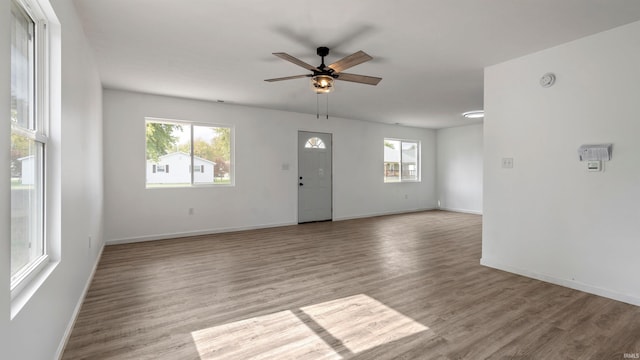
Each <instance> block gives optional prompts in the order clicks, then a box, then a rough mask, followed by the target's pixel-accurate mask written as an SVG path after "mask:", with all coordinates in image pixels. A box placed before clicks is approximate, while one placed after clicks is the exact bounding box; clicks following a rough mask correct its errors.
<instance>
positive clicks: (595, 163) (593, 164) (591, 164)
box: [587, 160, 602, 171]
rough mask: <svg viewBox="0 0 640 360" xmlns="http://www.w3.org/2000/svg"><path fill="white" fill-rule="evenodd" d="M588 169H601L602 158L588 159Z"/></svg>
mask: <svg viewBox="0 0 640 360" xmlns="http://www.w3.org/2000/svg"><path fill="white" fill-rule="evenodd" d="M587 170H589V171H600V170H602V162H601V161H600V160H591V161H587Z"/></svg>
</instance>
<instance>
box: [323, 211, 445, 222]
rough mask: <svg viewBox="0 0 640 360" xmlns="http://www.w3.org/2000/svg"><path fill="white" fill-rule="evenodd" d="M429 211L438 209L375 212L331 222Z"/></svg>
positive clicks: (337, 218)
mask: <svg viewBox="0 0 640 360" xmlns="http://www.w3.org/2000/svg"><path fill="white" fill-rule="evenodd" d="M431 210H438V209H437V208H423V209H410V210H401V211H384V212H375V213H368V214H360V215H354V216H337V217H334V218H333V221H343V220H354V219H363V218H370V217H376V216H386V215H400V214H410V213H415V212H421V211H431Z"/></svg>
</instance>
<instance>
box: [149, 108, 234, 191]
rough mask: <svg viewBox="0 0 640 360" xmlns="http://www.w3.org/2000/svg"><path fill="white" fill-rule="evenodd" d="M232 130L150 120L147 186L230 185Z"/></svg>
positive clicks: (185, 122) (171, 121)
mask: <svg viewBox="0 0 640 360" xmlns="http://www.w3.org/2000/svg"><path fill="white" fill-rule="evenodd" d="M231 141H232V129H231V127H228V126H212V125H204V124H195V123H191V122H187V121H177V120H160V119H152V118H147V119H146V159H147V160H146V162H147V164H146V184H147V188H158V187H181V186H182V187H184V186H193V185H225V184H226V185H230V184H232V183H233V176H232V173H233V172H232V168H233V164H232V158H233V154H232V151H231V149H232V146H231Z"/></svg>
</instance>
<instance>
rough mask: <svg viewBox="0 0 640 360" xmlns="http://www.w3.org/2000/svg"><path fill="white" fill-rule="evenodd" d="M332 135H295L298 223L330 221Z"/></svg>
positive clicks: (302, 133)
mask: <svg viewBox="0 0 640 360" xmlns="http://www.w3.org/2000/svg"><path fill="white" fill-rule="evenodd" d="M332 181H333V180H332V172H331V134H326V133H316V132H307V131H299V132H298V223H305V222H311V221H326V220H332V218H333V214H332V206H333V205H332V196H333V195H332Z"/></svg>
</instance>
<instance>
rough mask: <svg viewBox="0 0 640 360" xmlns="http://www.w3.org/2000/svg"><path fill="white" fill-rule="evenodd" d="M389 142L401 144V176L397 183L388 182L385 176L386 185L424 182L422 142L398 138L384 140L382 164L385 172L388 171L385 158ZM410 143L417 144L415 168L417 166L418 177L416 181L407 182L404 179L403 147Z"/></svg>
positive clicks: (383, 178)
mask: <svg viewBox="0 0 640 360" xmlns="http://www.w3.org/2000/svg"><path fill="white" fill-rule="evenodd" d="M388 141H394V142H398V143H399V146H400V161H399V162H398V165H399V168H398V171H399V174H398V180H397V181H388V180H387V176H386V174H383V177H382V181H383V182H384V183H385V184H396V183H417V182H422V166H421V161H422V156H421V155H422V144H421V143H420V141H419V140H410V139H398V138H388V137H385V138H384V139H383V145H382V146H383V147H382V164H383V168H384V171H386V169H387V166H386V164H387V161H386V159H385V156H384V148H385V147H386V143H387V142H388ZM409 143H410V144H415V146H416V162H415V166H416V170H415V171H416V175H415V177H416V178H415V179H406V180H405V179H403V178H402V172H403V164H404V161H403V156H404V154H403V151H402V147H403V145H404V144H409Z"/></svg>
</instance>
